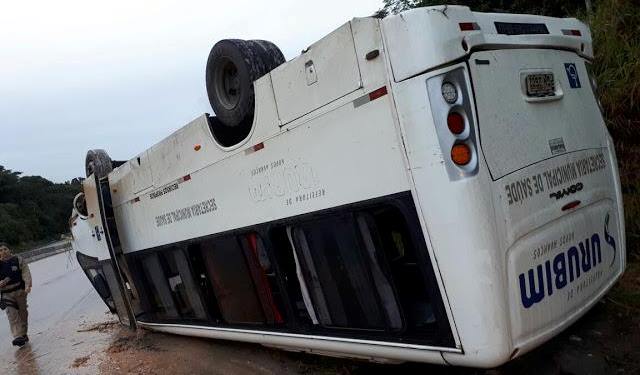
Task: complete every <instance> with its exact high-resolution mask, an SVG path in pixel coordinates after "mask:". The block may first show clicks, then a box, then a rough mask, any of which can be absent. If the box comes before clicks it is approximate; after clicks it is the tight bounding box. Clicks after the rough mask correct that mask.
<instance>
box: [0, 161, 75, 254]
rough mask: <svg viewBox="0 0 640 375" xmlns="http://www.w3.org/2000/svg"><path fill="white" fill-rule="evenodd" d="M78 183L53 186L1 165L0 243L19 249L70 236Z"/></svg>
mask: <svg viewBox="0 0 640 375" xmlns="http://www.w3.org/2000/svg"><path fill="white" fill-rule="evenodd" d="M81 182H82V179H79V178H76V179H73V180H71V181H67V182H64V183H54V182H51V181H49V180H47V179H46V178H43V177H40V176H22V173H21V172H17V171H12V170H10V169H6V168H5V167H4V166H2V165H0V242H7V243H8V244H9V245H10V246H12V247H14V248H17V249H21V248H24V247H26V246H29V245H31V244H35V243H37V242H40V241H46V240H55V239H59V238H60V235H61V234H64V233H67V232H69V216H70V214H71V206H72V201H73V198H74V196H75V195H76V194H78V193H79V192H80V191H81V189H82V184H81Z"/></svg>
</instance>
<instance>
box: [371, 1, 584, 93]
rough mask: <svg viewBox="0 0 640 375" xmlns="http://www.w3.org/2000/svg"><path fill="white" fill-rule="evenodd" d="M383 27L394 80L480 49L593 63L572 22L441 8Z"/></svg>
mask: <svg viewBox="0 0 640 375" xmlns="http://www.w3.org/2000/svg"><path fill="white" fill-rule="evenodd" d="M381 24H382V29H383V33H384V36H385V41H386V45H387V48H388V53H389V57H390V60H391V66H392V70H393V76H394V80H395V81H402V80H404V79H407V78H409V77H412V76H415V75H417V74H420V73H422V72H424V71H426V70H430V69H433V68H436V67H438V66H440V65H443V64H446V63H449V62H451V61H454V60H456V59H459V58H462V57H464V56H465V55H467V54H469V53H471V52H472V51H473V50H478V49H488V48H522V47H535V48H557V49H564V50H571V51H575V52H576V53H578V54H579V55H582V56H584V57H586V58H593V47H592V41H591V33H590V31H589V28H588V27H587V25H585V24H584V23H582V22H581V21H579V20H577V19H575V18H554V17H544V16H535V15H528V14H507V13H480V12H472V11H471V10H470V9H469V8H468V7H466V6H457V5H455V6H454V5H448V6H447V5H441V6H434V7H426V8H416V9H412V10H409V11H406V12H402V13H400V14H397V15H393V16H389V17H387V18H385V19H383V20H382V21H381ZM408 51H410V52H408ZM407 53H410V54H411V56H410V57H409V56H407Z"/></svg>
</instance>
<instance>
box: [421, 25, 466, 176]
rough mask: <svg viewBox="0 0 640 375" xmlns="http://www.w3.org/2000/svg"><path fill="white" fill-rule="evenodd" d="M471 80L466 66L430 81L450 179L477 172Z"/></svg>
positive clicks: (439, 139) (441, 144) (430, 97)
mask: <svg viewBox="0 0 640 375" xmlns="http://www.w3.org/2000/svg"><path fill="white" fill-rule="evenodd" d="M465 27H467V26H466V25H465ZM469 80H470V79H469V76H468V73H467V71H466V69H465V67H464V66H459V67H456V68H453V69H452V70H450V71H448V72H445V73H443V74H440V75H437V76H434V77H431V78H429V79H428V80H427V90H428V92H429V102H430V106H431V114H432V115H433V121H434V125H435V129H436V134H437V136H438V141H439V143H440V148H441V150H442V153H443V156H444V163H443V164H444V166H445V168H446V170H447V174H448V176H449V179H450V180H459V179H462V178H466V177H470V176H473V175H475V174H476V173H477V172H478V162H479V160H478V155H477V153H478V151H477V150H478V147H477V146H476V135H475V131H474V114H473V102H472V95H471V87H470V85H469Z"/></svg>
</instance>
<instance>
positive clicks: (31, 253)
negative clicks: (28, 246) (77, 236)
mask: <svg viewBox="0 0 640 375" xmlns="http://www.w3.org/2000/svg"><path fill="white" fill-rule="evenodd" d="M67 250H71V241H70V240H64V241H60V242H56V243H53V244H50V245H47V246H43V247H39V248H37V249H33V250H28V251H23V252H21V253H20V254H19V255H20V257H22V259H24V261H25V262H27V263H31V262H35V261H37V260H40V259H43V258H46V257H49V256H51V255H56V254H60V253H62V252H65V251H67Z"/></svg>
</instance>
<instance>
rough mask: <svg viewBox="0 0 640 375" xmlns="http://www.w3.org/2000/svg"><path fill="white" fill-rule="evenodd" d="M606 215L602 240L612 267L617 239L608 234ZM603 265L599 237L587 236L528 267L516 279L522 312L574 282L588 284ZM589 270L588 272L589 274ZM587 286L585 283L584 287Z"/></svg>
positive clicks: (594, 234) (596, 234)
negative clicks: (607, 246)
mask: <svg viewBox="0 0 640 375" xmlns="http://www.w3.org/2000/svg"><path fill="white" fill-rule="evenodd" d="M609 218H610V217H609V213H607V216H606V217H605V219H604V240H605V242H606V243H607V245H609V246H610V247H611V248H612V249H613V260H612V261H611V264H610V265H609V267H612V266H613V264H614V262H615V259H616V240H615V238H613V236H612V235H611V234H609ZM600 263H602V250H601V246H600V236H599V235H598V233H593V234H592V235H591V236H590V237H587V238H585V239H584V240H582V241H580V242H578V243H577V244H575V245H573V246H571V247H569V248H568V249H567V250H565V251H562V252H560V253H559V254H557V255H556V256H555V257H553V259H547V260H546V261H545V262H544V263H541V264H538V265H536V266H534V267H531V268H530V269H529V270H527V271H526V272H523V273H521V274H520V275H519V276H518V283H519V284H520V298H521V300H522V306H524V308H525V309H528V308H530V307H531V306H533V305H535V304H536V303H539V302H541V301H542V300H543V299H544V298H545V297H550V296H551V295H553V293H554V292H555V291H558V290H561V289H563V288H565V287H567V286H570V285H572V284H573V283H574V282H576V283H577V282H578V280H579V279H580V280H581V282H580V283H579V284H576V285H578V288H580V287H581V285H588V284H590V283H592V282H594V280H596V279H597V278H598V277H599V276H598V274H600V275H601V274H602V271H596V272H595V273H594V272H593V271H592V270H593V269H595V268H596V267H597V266H598V265H599V264H600ZM590 271H591V272H590ZM581 275H582V277H581ZM585 283H586V284H585Z"/></svg>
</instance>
